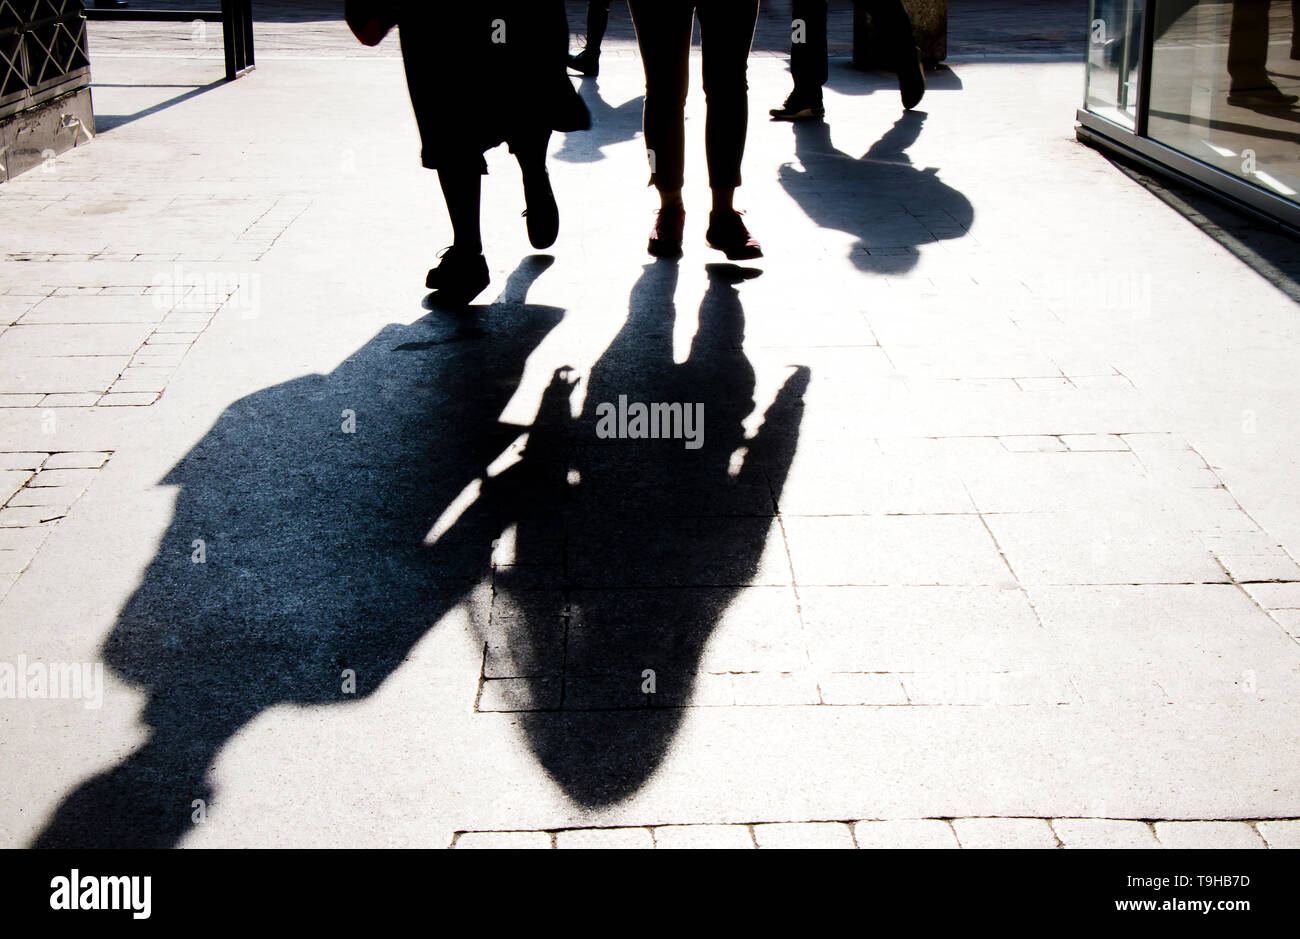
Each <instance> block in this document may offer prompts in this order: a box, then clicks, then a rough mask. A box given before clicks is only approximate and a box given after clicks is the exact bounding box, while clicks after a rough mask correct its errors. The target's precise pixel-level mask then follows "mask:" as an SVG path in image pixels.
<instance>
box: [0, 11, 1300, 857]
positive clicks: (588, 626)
mask: <svg viewBox="0 0 1300 939" xmlns="http://www.w3.org/2000/svg"><path fill="white" fill-rule="evenodd" d="M114 28H123V27H116V26H115V27H114ZM318 28H319V29H320V30H322V31H330V30H332V31H333V33H334V34H339V31H340V30H343V29H345V28H344V27H343V26H342V24H340V23H337V22H335V23H333V24H332V25H330V24H325V25H321V26H319V27H318ZM340 35H341V34H340ZM335 38H336V39H337V38H339V36H335ZM94 41H95V40H94V33H93V32H92V43H93V42H94ZM338 48H340V49H343V48H344V46H343V44H342V43H340V44H339V46H338ZM347 49H348V51H347V54H346V55H339V56H332V55H330V54H328V53H322V54H321V55H320V56H318V57H316V58H305V57H298V58H293V57H291V56H289V55H285V56H282V57H275V56H267V57H266V58H265V60H263V59H259V67H258V69H257V70H256V71H255V72H254V73H252V74H251V75H249V76H247V77H245V78H241V79H240V80H239V81H237V82H235V83H233V84H230V85H218V86H214V87H211V88H205V87H204V86H206V85H207V84H208V83H209V82H211V81H212V80H213V79H215V78H216V77H217V72H218V71H219V69H217V68H214V63H213V61H212V60H211V59H205V58H187V57H181V56H176V55H170V54H158V55H156V56H153V57H147V56H143V55H139V54H136V53H132V54H122V55H117V56H111V55H109V56H104V57H102V58H100V59H97V60H95V62H94V69H95V80H96V85H97V87H96V90H95V106H96V112H97V114H98V115H99V116H100V118H101V119H102V124H101V131H102V132H101V134H100V135H99V136H98V137H97V139H95V140H94V141H93V142H92V143H91V144H89V145H87V146H84V147H78V148H77V149H75V150H74V151H71V152H69V153H68V154H66V155H64V156H62V157H60V158H58V159H57V160H54V161H52V162H51V163H50V164H48V165H47V166H46V167H44V168H42V169H40V170H37V171H34V172H31V173H28V174H26V175H24V176H21V177H19V178H18V179H16V180H15V181H13V182H12V183H8V184H6V185H5V186H3V187H0V219H3V222H4V223H3V224H0V257H2V258H3V259H4V260H3V265H2V267H0V314H3V316H4V320H3V322H4V323H5V324H7V325H6V326H5V328H4V329H3V331H0V460H3V463H0V482H3V484H4V485H5V487H6V488H5V492H4V493H3V495H4V497H5V502H4V504H3V508H0V560H3V567H2V568H0V569H2V570H3V571H4V572H5V573H0V592H3V593H4V597H3V600H2V601H0V663H11V664H16V663H19V662H22V663H25V664H28V665H30V664H32V663H36V664H37V666H38V667H37V668H36V673H39V674H40V675H42V676H44V677H47V678H49V679H50V680H53V676H54V675H56V674H60V672H59V671H58V670H55V669H52V668H50V666H55V665H60V664H68V665H72V664H77V665H80V664H82V663H84V664H86V665H87V666H88V667H90V668H91V671H89V672H87V673H85V677H86V679H87V680H86V683H85V684H84V685H83V687H82V688H81V689H80V692H81V694H80V697H81V698H85V697H93V695H92V694H90V689H92V688H93V687H94V682H93V680H91V679H92V676H93V675H94V671H93V666H94V665H95V664H96V663H103V664H104V665H105V666H106V667H105V668H104V671H103V682H104V683H103V686H102V688H101V689H100V690H101V691H102V702H96V701H94V700H90V701H87V700H81V699H78V698H77V697H72V696H69V695H65V696H63V697H58V696H54V695H52V694H51V693H50V691H51V687H50V686H49V685H48V683H47V685H46V686H45V688H44V690H38V689H36V688H35V687H34V686H31V685H30V684H28V685H25V686H24V689H25V692H30V694H28V696H27V697H25V698H24V699H21V700H0V725H2V727H3V730H2V731H0V740H3V749H2V750H0V754H2V759H3V763H2V764H0V765H2V766H3V769H2V770H0V772H2V773H3V779H4V782H5V785H4V786H3V787H0V843H3V844H5V845H10V846H17V845H26V844H32V843H40V844H151V845H172V844H183V845H186V846H217V845H221V846H235V845H304V846H306V845H312V846H330V845H394V846H396V845H412V846H448V845H455V846H456V847H471V846H474V845H476V844H506V843H509V844H511V845H513V844H516V843H519V844H522V843H524V842H531V843H533V844H536V845H537V846H539V847H550V846H552V845H554V846H558V847H565V846H568V845H570V844H572V845H575V846H581V845H585V844H614V843H617V844H620V845H624V844H625V845H628V846H637V845H640V846H647V847H648V846H650V845H656V846H660V847H663V846H674V845H683V846H685V845H701V844H715V843H716V844H732V843H734V844H736V845H737V846H740V845H746V846H755V845H757V846H759V847H767V846H781V845H803V844H825V845H827V846H831V845H842V846H845V847H849V846H854V845H856V846H858V847H871V846H901V845H908V846H922V845H936V846H940V845H943V846H958V845H960V846H963V847H978V846H985V845H995V846H996V845H1013V844H1014V845H1024V846H1037V845H1041V846H1044V847H1055V846H1059V845H1064V846H1085V847H1086V846H1092V845H1115V846H1120V845H1153V844H1163V845H1166V846H1175V847H1177V846H1198V845H1228V844H1232V845H1236V844H1241V845H1243V846H1245V845H1254V846H1259V847H1264V846H1273V847H1285V846H1292V845H1294V844H1295V841H1296V835H1295V826H1296V822H1295V821H1294V819H1295V818H1297V817H1300V776H1297V773H1296V767H1297V766H1300V752H1298V750H1297V748H1298V743H1297V738H1296V735H1295V727H1296V726H1297V721H1298V719H1300V697H1298V696H1297V691H1300V646H1298V645H1297V638H1300V568H1298V567H1297V565H1296V563H1295V561H1294V558H1295V557H1296V556H1297V555H1296V552H1297V550H1300V484H1298V483H1297V480H1300V473H1297V467H1296V453H1297V447H1296V443H1297V441H1300V416H1297V414H1296V412H1295V408H1294V393H1293V391H1292V389H1293V386H1294V381H1295V378H1294V352H1293V348H1294V344H1295V343H1296V341H1297V339H1300V325H1298V324H1297V317H1296V305H1295V302H1294V300H1293V299H1292V296H1288V294H1287V290H1291V289H1293V287H1294V281H1295V275H1296V272H1297V271H1300V253H1298V252H1297V251H1296V249H1295V245H1294V244H1293V243H1289V242H1285V241H1282V240H1280V239H1277V238H1271V237H1269V236H1267V235H1265V234H1263V233H1260V232H1257V231H1255V230H1253V229H1252V228H1251V227H1250V226H1249V225H1246V224H1240V223H1221V224H1217V225H1216V223H1215V222H1214V221H1211V219H1212V218H1213V219H1215V220H1218V219H1219V215H1218V214H1217V213H1216V212H1214V211H1213V210H1211V209H1209V208H1205V209H1204V212H1205V213H1206V214H1204V215H1202V214H1197V212H1196V211H1194V210H1192V209H1188V210H1187V213H1186V214H1183V213H1180V212H1179V211H1177V210H1176V208H1175V207H1173V206H1171V205H1170V204H1168V203H1167V202H1166V201H1163V200H1162V199H1161V198H1159V197H1157V196H1156V195H1155V194H1153V193H1152V192H1151V191H1149V190H1148V188H1147V187H1146V186H1144V185H1143V183H1142V181H1141V180H1140V179H1135V178H1132V177H1131V176H1129V175H1127V174H1125V173H1124V172H1122V171H1120V170H1119V169H1118V168H1116V167H1115V166H1113V165H1111V164H1110V163H1108V162H1107V161H1106V160H1105V159H1103V158H1102V157H1101V156H1099V155H1098V154H1097V153H1095V152H1093V151H1091V150H1088V149H1086V148H1084V147H1082V146H1080V145H1079V144H1077V143H1076V142H1075V141H1074V139H1073V114H1074V109H1075V107H1076V104H1077V101H1078V98H1079V94H1080V89H1081V82H1082V75H1081V66H1080V65H1079V64H1078V63H1077V62H1074V61H1068V60H1062V61H1045V62H1037V63H1026V62H1024V61H1022V60H1021V59H1000V58H997V57H988V58H971V59H966V60H958V61H956V62H954V64H953V67H952V68H951V69H950V70H948V71H944V72H941V73H938V74H936V75H935V76H934V78H933V81H932V86H931V90H930V92H929V94H928V95H927V98H926V100H925V107H924V109H923V110H922V111H918V112H916V113H914V114H911V115H908V116H902V114H901V110H900V107H899V103H898V97H897V91H896V89H895V88H893V87H892V86H891V83H890V81H889V79H888V77H887V76H881V75H861V74H858V73H854V72H852V71H850V70H848V69H847V68H845V67H843V63H842V62H841V63H839V64H838V65H837V66H836V67H835V68H834V69H833V78H832V82H831V86H830V90H829V94H828V98H827V112H828V113H827V123H826V125H825V126H805V127H797V128H792V127H790V126H788V125H773V124H769V123H768V122H766V120H764V119H763V116H764V114H765V109H766V107H767V106H769V105H770V104H775V103H779V102H780V100H781V99H782V98H783V97H784V94H785V91H786V90H787V89H786V83H787V81H788V76H787V74H786V71H785V64H784V61H783V60H782V59H781V58H780V57H779V56H777V55H775V54H770V55H760V56H756V57H755V59H754V61H753V65H752V69H751V86H752V89H753V90H752V96H753V97H752V101H753V105H754V106H753V113H752V116H751V127H750V147H749V152H748V156H747V160H746V184H745V186H744V187H743V189H742V191H741V196H740V198H741V200H742V202H743V204H744V205H745V207H747V208H748V209H749V210H750V214H749V216H748V219H749V221H750V222H751V224H752V227H753V228H754V231H755V232H756V234H757V235H758V236H759V237H760V238H761V239H762V240H763V243H764V246H765V248H766V251H767V258H766V259H764V260H763V261H761V262H758V263H756V264H755V265H753V266H752V268H750V269H741V268H737V267H734V266H729V265H721V264H718V263H716V262H718V261H719V260H720V258H719V257H718V256H717V255H716V253H715V252H712V251H710V250H709V249H707V248H706V247H705V246H704V245H703V226H704V218H705V212H704V206H705V205H706V204H707V202H706V200H707V191H706V190H704V189H703V187H702V178H701V177H702V175H703V154H702V152H700V149H699V145H700V144H701V138H702V136H703V134H702V130H703V113H702V109H701V101H700V100H699V99H700V97H701V95H700V94H699V92H698V90H696V92H695V93H694V94H693V95H692V104H691V110H690V112H689V121H688V131H689V134H688V136H689V138H690V140H691V144H692V147H693V150H692V152H691V153H690V156H689V166H690V169H689V171H688V177H689V182H688V188H687V192H686V200H687V205H688V213H689V214H688V224H687V253H686V256H685V258H684V259H683V260H682V261H681V262H680V264H676V265H672V264H662V263H651V262H650V259H649V258H647V257H646V256H645V255H644V239H645V236H646V232H647V231H648V227H649V223H650V219H651V210H652V207H653V199H652V196H651V194H650V192H649V191H648V190H646V189H644V188H643V182H644V178H645V163H644V160H645V157H644V152H643V146H642V143H641V141H640V139H639V121H640V102H639V96H640V94H641V75H640V70H639V64H638V62H637V60H636V58H635V56H634V54H633V51H632V48H631V46H630V44H628V43H627V42H626V40H620V39H618V37H615V39H614V42H613V45H612V46H611V55H610V56H609V59H608V63H607V65H606V66H605V68H604V70H603V71H602V74H601V78H600V80H599V83H596V82H586V83H584V85H583V94H584V96H585V97H586V98H587V100H588V102H589V104H590V105H591V107H592V110H593V114H594V116H595V118H596V120H597V125H596V128H595V129H594V130H593V131H592V132H591V133H589V134H586V135H571V136H569V137H567V138H558V139H557V140H556V141H555V142H554V151H553V152H554V160H553V165H552V175H553V178H554V182H555V186H556V189H557V193H558V196H559V201H560V205H561V209H562V219H563V222H562V231H561V237H560V241H559V243H558V244H557V245H556V247H555V248H554V249H553V250H552V251H551V252H548V253H547V255H546V256H537V255H535V254H534V253H533V252H532V251H531V250H530V249H529V248H528V245H527V241H526V237H525V233H524V227H523V222H522V220H521V219H520V218H519V212H520V210H521V209H522V207H523V202H522V193H521V189H520V185H519V182H518V173H517V171H515V170H514V169H513V166H512V163H511V160H510V157H509V155H508V154H506V153H505V152H504V151H501V152H494V153H493V154H491V155H490V159H489V162H490V165H491V169H492V174H491V175H490V176H489V178H488V179H487V180H486V181H485V194H486V198H485V207H484V219H485V229H486V231H487V232H488V235H487V252H488V259H489V263H490V265H491V267H492V276H493V281H494V286H493V287H492V288H490V289H489V291H488V293H486V294H485V295H484V297H483V298H481V299H482V302H481V303H480V304H479V305H478V306H476V308H475V310H474V312H473V315H471V316H468V317H463V318H461V317H454V316H449V315H447V314H443V313H438V312H436V311H430V310H428V309H426V308H425V307H424V305H423V302H424V300H425V291H424V290H423V288H422V283H423V276H424V272H425V270H426V269H427V267H428V266H429V265H430V263H431V261H432V260H433V258H434V257H435V255H436V252H437V251H438V250H439V249H440V248H442V247H443V246H445V245H446V244H447V243H448V242H449V240H450V237H449V232H448V228H447V223H446V221H445V216H444V212H443V209H442V207H441V204H440V199H439V196H438V193H437V186H436V181H435V179H434V177H433V176H432V174H429V173H427V172H426V171H423V170H421V169H420V168H419V166H418V159H417V149H418V145H417V139H416V133H415V127H414V121H413V119H412V117H411V115H410V113H409V104H408V102H407V100H406V92H405V88H404V86H403V83H402V76H401V68H400V63H399V62H398V61H397V60H396V59H395V58H393V57H392V55H391V54H388V50H385V49H381V50H379V51H378V52H376V53H373V54H360V55H358V54H355V52H356V51H355V49H353V48H352V47H347ZM696 64H697V65H698V63H696ZM696 74H697V75H698V69H697V71H696ZM697 80H698V79H697ZM191 91H193V92H195V93H193V94H188V93H189V92H191ZM186 94H188V97H186V98H185V99H184V100H182V101H179V102H175V103H171V104H168V102H169V100H170V99H172V98H174V97H176V96H178V95H186ZM105 128H107V129H105ZM1198 205H1199V203H1198ZM1225 229H1226V230H1225ZM1207 231H1208V232H1212V233H1214V234H1216V235H1217V236H1218V237H1217V238H1214V237H1210V234H1207ZM1242 257H1247V258H1249V259H1250V260H1251V261H1252V263H1253V264H1254V268H1252V267H1250V266H1247V265H1246V264H1244V263H1243V261H1242V260H1241V258H1242ZM1279 288H1282V289H1279ZM620 396H624V397H625V398H626V401H627V402H630V403H635V402H645V403H656V402H657V403H678V404H683V405H686V406H690V405H695V404H698V405H702V406H703V414H704V424H703V429H704V436H703V439H702V445H701V446H700V447H699V448H698V449H692V448H690V447H688V446H687V445H686V444H687V443H688V442H689V440H686V439H669V440H662V439H656V440H643V439H626V438H620V439H605V438H604V437H602V436H600V435H599V434H598V433H597V432H596V427H597V424H598V420H597V418H598V413H599V411H598V406H599V405H601V404H605V403H609V404H615V403H617V402H618V401H619V398H620ZM2 671H3V670H0V677H3V674H2ZM78 674H79V675H80V674H81V673H80V672H79V673H78ZM63 677H64V678H66V677H67V676H66V675H64V676H63ZM63 690H65V691H67V690H68V689H67V688H66V687H65V688H64V689H63ZM97 703H98V704H100V705H101V706H94V705H96V704H97ZM88 705H89V706H88Z"/></svg>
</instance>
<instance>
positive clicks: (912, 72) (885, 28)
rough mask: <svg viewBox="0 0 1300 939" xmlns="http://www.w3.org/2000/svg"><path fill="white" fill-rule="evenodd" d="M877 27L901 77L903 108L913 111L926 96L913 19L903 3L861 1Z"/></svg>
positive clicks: (892, 64)
mask: <svg viewBox="0 0 1300 939" xmlns="http://www.w3.org/2000/svg"><path fill="white" fill-rule="evenodd" d="M861 2H862V5H863V6H864V7H865V8H866V10H867V12H868V13H870V14H871V22H872V23H874V24H875V27H876V32H877V34H878V35H879V37H880V42H881V44H882V45H883V46H884V47H885V48H887V49H888V50H889V52H888V58H889V59H890V60H891V61H890V65H891V67H892V68H893V69H894V71H895V72H896V73H897V74H898V91H899V94H900V95H902V98H903V107H904V108H905V109H907V110H909V111H910V110H911V109H912V108H914V107H916V106H917V105H918V104H920V102H921V98H922V96H924V95H925V67H924V66H923V65H922V64H921V56H920V53H919V52H918V51H917V48H916V36H915V34H914V33H913V32H912V18H911V17H910V16H908V14H907V8H906V7H905V6H903V0H861Z"/></svg>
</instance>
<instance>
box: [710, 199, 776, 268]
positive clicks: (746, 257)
mask: <svg viewBox="0 0 1300 939" xmlns="http://www.w3.org/2000/svg"><path fill="white" fill-rule="evenodd" d="M704 238H705V240H706V241H707V242H708V243H709V247H710V248H716V249H717V250H718V251H721V252H722V253H723V254H725V255H726V256H727V260H729V261H751V260H753V259H754V258H761V257H762V256H763V247H762V245H760V244H759V243H758V239H756V238H755V237H754V236H753V235H751V234H750V233H749V229H748V228H746V227H745V223H744V222H743V221H742V220H741V218H740V213H739V212H737V211H736V210H735V209H732V210H731V211H729V212H710V213H709V227H708V229H707V230H706V231H705V233H704Z"/></svg>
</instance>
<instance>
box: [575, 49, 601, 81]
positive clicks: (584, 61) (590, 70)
mask: <svg viewBox="0 0 1300 939" xmlns="http://www.w3.org/2000/svg"><path fill="white" fill-rule="evenodd" d="M569 68H571V69H573V70H574V71H575V72H577V73H578V74H579V75H585V76H587V77H588V78H595V77H596V76H598V75H599V74H600V56H599V55H592V54H591V50H589V49H583V50H582V51H581V52H579V53H578V54H577V55H571V56H569Z"/></svg>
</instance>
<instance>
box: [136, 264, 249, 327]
mask: <svg viewBox="0 0 1300 939" xmlns="http://www.w3.org/2000/svg"><path fill="white" fill-rule="evenodd" d="M151 286H152V288H153V289H152V290H151V293H152V295H153V304H154V306H155V307H157V308H158V309H160V310H164V311H175V312H178V313H181V312H187V311H192V312H202V313H215V312H216V311H217V310H219V309H222V308H231V309H236V310H238V311H239V314H240V317H241V318H242V319H246V320H251V319H256V318H257V316H258V314H259V313H260V312H261V309H262V289H261V288H262V278H261V275H260V274H256V273H254V272H252V271H246V270H236V271H195V270H187V269H186V268H185V267H184V266H183V265H180V264H173V265H172V267H171V269H170V270H167V271H160V272H159V273H157V274H155V275H154V277H153V282H152V285H151Z"/></svg>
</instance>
